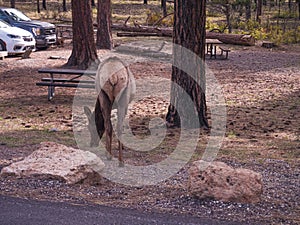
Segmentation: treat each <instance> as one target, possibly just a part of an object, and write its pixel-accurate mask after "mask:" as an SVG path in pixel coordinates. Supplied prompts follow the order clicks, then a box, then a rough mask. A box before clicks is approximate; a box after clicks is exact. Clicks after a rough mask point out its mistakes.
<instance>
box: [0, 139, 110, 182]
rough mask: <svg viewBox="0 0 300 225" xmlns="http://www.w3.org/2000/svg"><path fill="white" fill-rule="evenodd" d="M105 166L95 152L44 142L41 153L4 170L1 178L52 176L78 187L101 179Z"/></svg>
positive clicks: (35, 153) (35, 152)
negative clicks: (82, 183)
mask: <svg viewBox="0 0 300 225" xmlns="http://www.w3.org/2000/svg"><path fill="white" fill-rule="evenodd" d="M103 168H104V163H103V162H102V161H101V159H100V158H99V157H98V156H97V155H95V154H94V153H91V152H88V151H82V150H79V149H75V148H71V147H67V146H64V145H61V144H57V143H54V142H43V143H41V146H40V148H39V149H38V150H36V151H34V152H33V153H32V154H31V155H29V156H27V157H26V158H24V160H22V161H19V162H15V163H12V164H11V165H9V166H7V167H4V168H3V169H2V171H1V176H7V175H15V176H18V177H28V176H51V177H56V178H59V179H63V180H65V181H66V183H68V184H75V183H78V182H82V181H84V180H86V179H88V180H89V181H91V179H99V178H100V175H99V172H100V171H101V170H102V169H103Z"/></svg>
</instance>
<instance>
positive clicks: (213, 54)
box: [205, 38, 230, 59]
mask: <svg viewBox="0 0 300 225" xmlns="http://www.w3.org/2000/svg"><path fill="white" fill-rule="evenodd" d="M205 44H206V53H207V54H208V55H210V58H215V59H216V58H217V46H219V48H220V49H221V54H220V55H221V56H223V53H224V52H225V59H227V58H228V52H230V50H229V49H227V48H225V47H221V46H220V45H224V44H225V43H224V42H222V41H220V40H219V39H209V38H208V39H206V40H205Z"/></svg>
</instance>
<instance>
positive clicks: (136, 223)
mask: <svg viewBox="0 0 300 225" xmlns="http://www.w3.org/2000/svg"><path fill="white" fill-rule="evenodd" d="M127 224H128V225H143V224H145V225H152V224H153V225H154V224H157V225H164V224H165V225H196V224H201V225H203V224H207V225H225V224H226V225H228V224H234V223H228V222H220V221H216V220H210V219H202V218H197V217H187V216H173V215H168V214H158V213H141V212H140V211H137V210H129V209H122V208H112V207H106V206H99V205H96V206H95V205H93V206H92V205H88V206H87V205H71V204H67V203H54V202H46V201H35V200H25V199H20V198H14V197H7V196H1V195H0V225H127ZM236 224H237V223H236Z"/></svg>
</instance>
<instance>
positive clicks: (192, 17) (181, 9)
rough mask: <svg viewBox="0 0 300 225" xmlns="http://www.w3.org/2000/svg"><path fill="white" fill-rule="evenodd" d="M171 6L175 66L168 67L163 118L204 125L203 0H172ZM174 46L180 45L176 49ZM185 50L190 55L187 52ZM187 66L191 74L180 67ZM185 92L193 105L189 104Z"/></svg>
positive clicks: (185, 125)
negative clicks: (167, 96) (168, 85)
mask: <svg viewBox="0 0 300 225" xmlns="http://www.w3.org/2000/svg"><path fill="white" fill-rule="evenodd" d="M174 6H175V10H174V29H173V30H174V31H173V43H174V44H175V46H174V47H173V57H174V64H176V65H173V66H172V77H171V81H172V84H171V97H170V105H169V108H168V113H167V117H166V120H167V123H168V125H169V126H175V127H183V128H195V127H199V126H200V127H208V121H207V116H206V100H205V66H204V60H205V19H206V13H205V9H206V1H205V0H200V1H199V0H189V1H186V0H175V2H174ZM178 45H179V46H182V47H183V48H182V49H181V48H177V47H176V46H178ZM189 51H191V52H192V53H193V54H190V55H189V54H188V52H189ZM187 55H188V57H187ZM199 59H200V60H199ZM187 65H188V67H190V68H192V71H193V74H187V72H185V71H183V70H182V68H186V66H187ZM179 87H180V88H179ZM186 94H187V95H188V96H189V98H190V99H191V101H192V102H193V106H190V105H189V103H188V101H187V98H186ZM195 117H196V118H195ZM195 119H196V121H195Z"/></svg>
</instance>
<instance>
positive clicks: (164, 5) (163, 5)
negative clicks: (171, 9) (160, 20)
mask: <svg viewBox="0 0 300 225" xmlns="http://www.w3.org/2000/svg"><path fill="white" fill-rule="evenodd" d="M161 8H162V10H163V16H167V14H168V13H167V0H161Z"/></svg>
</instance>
